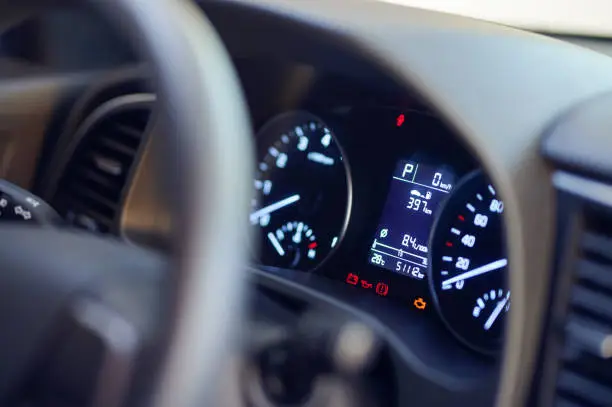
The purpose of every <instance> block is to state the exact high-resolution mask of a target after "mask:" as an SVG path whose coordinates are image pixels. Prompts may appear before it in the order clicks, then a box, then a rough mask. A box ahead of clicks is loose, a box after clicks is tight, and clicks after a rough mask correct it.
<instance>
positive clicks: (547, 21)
mask: <svg viewBox="0 0 612 407" xmlns="http://www.w3.org/2000/svg"><path fill="white" fill-rule="evenodd" d="M383 1H388V2H390V3H398V4H405V5H410V6H414V7H419V8H424V9H430V10H438V11H444V12H448V13H453V14H461V15H464V16H469V17H474V18H479V19H483V20H489V21H494V22H498V23H502V24H507V25H512V26H515V27H520V28H524V29H528V30H534V31H543V32H549V33H556V34H572V35H587V36H600V37H612V24H611V22H612V1H610V0H383Z"/></svg>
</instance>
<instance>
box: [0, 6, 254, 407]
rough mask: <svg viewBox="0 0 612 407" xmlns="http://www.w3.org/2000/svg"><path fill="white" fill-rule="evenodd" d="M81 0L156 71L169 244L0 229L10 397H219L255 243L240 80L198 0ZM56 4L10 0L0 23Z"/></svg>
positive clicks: (4, 400)
mask: <svg viewBox="0 0 612 407" xmlns="http://www.w3.org/2000/svg"><path fill="white" fill-rule="evenodd" d="M81 3H84V4H85V5H86V6H88V7H90V8H92V9H93V10H94V11H95V12H97V13H99V14H100V15H101V16H102V17H104V18H107V19H109V20H110V21H112V22H113V23H115V27H116V28H117V29H119V30H121V31H122V33H123V35H124V36H125V38H126V40H129V41H131V43H132V44H133V45H134V47H135V48H136V49H137V50H138V51H139V52H140V54H141V56H142V57H143V58H145V59H146V60H147V61H148V62H149V64H150V66H151V67H152V69H153V71H154V74H155V84H156V88H157V91H158V94H159V102H158V106H157V110H156V113H155V114H154V118H153V120H152V122H153V124H152V125H151V128H150V131H151V132H152V134H153V137H159V138H160V139H161V140H163V142H165V145H164V148H163V157H162V156H161V154H160V157H159V160H158V163H159V165H158V171H159V173H158V174H159V176H158V179H160V182H162V184H163V185H162V191H163V196H164V197H166V199H168V200H169V201H170V204H169V205H168V206H169V207H170V208H172V215H173V225H174V232H173V234H174V247H173V256H172V257H171V258H169V259H168V258H165V257H162V256H159V255H156V254H154V253H151V252H148V251H145V250H143V249H138V248H135V247H133V246H129V245H126V244H123V243H121V242H118V241H113V240H108V239H105V238H103V237H99V236H94V235H91V234H86V233H81V232H76V231H72V230H58V229H38V228H28V227H24V226H20V227H18V226H3V227H2V228H0V241H1V242H2V244H1V245H0V269H1V270H2V272H0V290H1V295H0V327H1V328H0V329H1V330H2V334H1V335H0V360H1V361H2V363H0V405H25V403H28V405H37V404H38V403H39V402H42V398H44V397H46V396H49V395H50V396H52V397H55V398H58V399H57V400H55V401H56V402H57V401H58V400H59V399H62V400H63V398H64V397H65V398H67V399H69V400H70V401H71V402H72V403H73V404H74V405H96V406H105V407H114V406H119V405H124V404H126V403H129V405H136V404H142V403H143V402H144V403H148V404H152V405H157V406H173V407H180V406H194V405H212V404H211V403H214V402H215V401H216V397H217V395H218V389H220V388H226V387H227V386H218V378H219V376H221V375H219V371H220V369H225V368H226V366H227V361H228V360H230V359H231V354H230V352H231V346H232V340H231V338H232V333H233V331H234V328H235V327H236V326H237V322H238V321H239V319H240V317H241V300H242V298H243V297H244V296H243V290H244V286H245V282H244V280H243V278H242V272H243V270H244V265H245V264H246V255H247V252H248V250H249V243H250V241H249V233H248V228H247V227H245V224H246V223H245V219H246V218H245V214H247V213H248V210H249V201H250V193H251V188H250V181H249V180H250V179H251V177H250V175H251V169H252V168H253V162H252V155H253V154H252V145H251V140H252V137H251V136H250V131H251V130H250V125H249V121H248V116H247V112H246V107H245V106H246V105H245V103H244V101H243V97H242V93H241V89H240V86H239V84H238V79H237V76H236V74H235V73H234V69H233V67H232V64H231V61H230V58H229V56H228V54H227V53H226V51H225V49H224V47H223V45H222V43H221V41H220V40H219V38H218V36H217V35H216V33H215V31H214V29H213V28H212V26H211V24H210V22H208V20H207V19H206V18H205V17H204V16H203V15H202V12H201V11H200V9H199V8H197V7H196V6H195V5H193V4H192V3H191V2H189V1H176V0H87V1H67V2H61V5H62V6H65V5H67V6H77V5H81ZM59 5H60V2H59V1H58V2H55V1H54V2H51V1H49V0H20V1H11V0H0V29H2V28H6V27H8V26H10V25H11V24H12V23H15V22H17V21H19V20H21V19H23V18H25V17H29V16H31V15H33V14H35V13H40V12H44V10H45V9H49V8H52V7H57V6H59ZM1 109H2V106H0V114H1ZM229 147H231V153H230V151H229ZM143 394H147V395H148V397H147V399H146V400H143V398H142V395H143ZM57 404H60V403H57ZM224 404H225V403H224ZM60 405H61V404H60Z"/></svg>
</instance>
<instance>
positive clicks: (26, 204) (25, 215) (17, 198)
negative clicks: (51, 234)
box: [0, 180, 60, 225]
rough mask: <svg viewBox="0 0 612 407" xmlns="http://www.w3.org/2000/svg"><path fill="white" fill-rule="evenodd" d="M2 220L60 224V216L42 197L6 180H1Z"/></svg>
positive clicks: (0, 210) (0, 209) (0, 203)
mask: <svg viewBox="0 0 612 407" xmlns="http://www.w3.org/2000/svg"><path fill="white" fill-rule="evenodd" d="M0 222H30V223H34V224H38V225H44V224H59V223H60V216H59V215H58V214H57V212H55V210H54V209H53V208H51V206H49V205H48V204H47V203H45V202H44V201H43V200H42V199H41V198H39V197H37V196H35V195H33V194H31V193H30V192H29V191H26V190H25V189H22V188H20V187H18V186H16V185H14V184H12V183H10V182H8V181H6V180H0Z"/></svg>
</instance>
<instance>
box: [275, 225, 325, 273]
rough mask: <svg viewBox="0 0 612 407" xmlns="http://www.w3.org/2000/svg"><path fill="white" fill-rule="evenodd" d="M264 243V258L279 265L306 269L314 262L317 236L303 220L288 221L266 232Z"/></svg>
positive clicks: (315, 259) (316, 258) (315, 260)
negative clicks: (265, 242) (265, 241)
mask: <svg viewBox="0 0 612 407" xmlns="http://www.w3.org/2000/svg"><path fill="white" fill-rule="evenodd" d="M266 239H267V240H268V242H267V244H265V245H264V253H263V256H264V260H268V261H269V262H270V263H271V264H276V265H278V266H279V267H286V268H292V269H301V268H306V269H308V268H309V266H312V265H314V264H316V262H317V260H318V257H317V247H318V243H317V237H316V236H315V234H314V232H313V230H312V229H311V228H310V227H309V226H308V225H307V224H305V223H304V222H298V221H294V222H288V223H286V224H284V225H282V226H281V227H279V228H278V229H276V230H273V231H270V232H268V234H267V235H266Z"/></svg>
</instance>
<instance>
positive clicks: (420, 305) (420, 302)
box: [414, 297, 427, 311]
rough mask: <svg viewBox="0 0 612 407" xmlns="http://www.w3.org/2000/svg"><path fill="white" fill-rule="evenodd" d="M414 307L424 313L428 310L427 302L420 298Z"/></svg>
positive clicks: (415, 301)
mask: <svg viewBox="0 0 612 407" xmlns="http://www.w3.org/2000/svg"><path fill="white" fill-rule="evenodd" d="M414 307H415V308H416V309H420V310H421V311H423V310H424V309H425V308H427V303H426V302H425V300H424V299H422V298H421V297H419V298H417V299H416V300H414Z"/></svg>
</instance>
